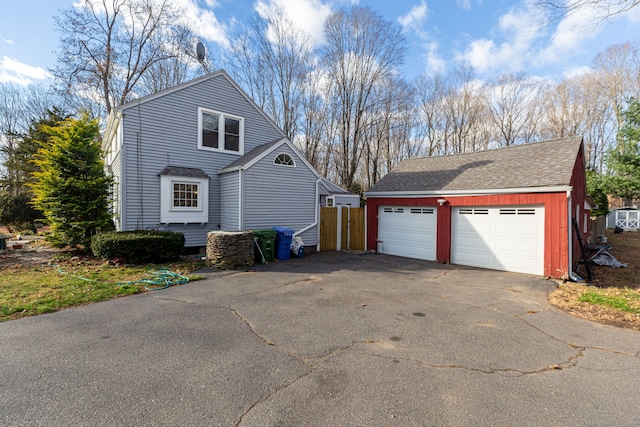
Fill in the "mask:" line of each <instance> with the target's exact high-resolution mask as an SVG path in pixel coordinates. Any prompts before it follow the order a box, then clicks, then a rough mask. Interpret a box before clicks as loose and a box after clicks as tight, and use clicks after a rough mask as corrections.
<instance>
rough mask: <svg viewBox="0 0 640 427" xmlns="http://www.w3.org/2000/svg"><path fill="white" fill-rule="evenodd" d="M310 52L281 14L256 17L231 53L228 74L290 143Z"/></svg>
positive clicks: (302, 35)
mask: <svg viewBox="0 0 640 427" xmlns="http://www.w3.org/2000/svg"><path fill="white" fill-rule="evenodd" d="M312 53H313V50H312V47H311V37H310V36H309V35H308V34H307V33H306V32H304V31H303V30H302V29H299V28H297V27H296V25H295V24H294V23H293V22H291V21H290V20H288V19H287V18H286V17H285V15H284V14H283V13H282V12H281V11H280V12H277V13H276V14H274V15H273V16H270V17H268V18H266V19H263V18H261V17H260V16H257V15H256V16H255V17H254V20H253V24H252V26H251V27H250V28H249V30H248V31H247V32H246V33H245V34H243V35H241V36H240V37H239V38H238V40H237V43H234V44H233V47H232V50H231V54H232V58H233V61H232V62H230V64H229V65H230V68H231V72H232V74H234V75H235V76H239V80H240V81H241V84H243V86H246V87H248V88H249V92H250V93H251V95H252V96H253V97H254V99H256V101H257V102H258V103H259V105H260V106H261V107H262V108H263V109H264V110H265V111H266V113H267V114H268V115H269V116H270V117H272V118H273V120H274V121H275V122H276V124H277V125H278V126H280V128H281V129H282V130H283V131H284V133H285V135H287V137H289V139H291V140H293V139H294V138H295V136H296V134H297V132H298V126H299V122H300V118H301V108H302V103H303V91H304V85H305V81H306V79H307V75H308V74H309V72H310V69H311V64H312V62H313V57H312Z"/></svg>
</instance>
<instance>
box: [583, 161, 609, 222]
mask: <svg viewBox="0 0 640 427" xmlns="http://www.w3.org/2000/svg"><path fill="white" fill-rule="evenodd" d="M586 172H587V194H589V195H590V196H591V198H592V199H593V201H594V202H595V203H596V205H598V208H597V209H594V210H592V211H591V215H592V216H602V215H606V214H607V213H608V212H609V199H607V191H606V187H605V180H604V177H603V176H602V175H601V174H600V173H599V172H598V171H595V170H593V169H587V170H586Z"/></svg>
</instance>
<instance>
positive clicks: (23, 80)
mask: <svg viewBox="0 0 640 427" xmlns="http://www.w3.org/2000/svg"><path fill="white" fill-rule="evenodd" d="M51 77H52V76H51V74H50V73H49V72H48V71H47V70H45V69H44V68H40V67H34V66H32V65H27V64H24V63H22V62H20V61H18V60H17V59H15V58H9V57H8V56H3V57H2V59H1V60H0V82H2V83H16V84H19V85H22V86H27V85H29V84H31V83H34V82H35V81H36V80H45V79H48V78H51Z"/></svg>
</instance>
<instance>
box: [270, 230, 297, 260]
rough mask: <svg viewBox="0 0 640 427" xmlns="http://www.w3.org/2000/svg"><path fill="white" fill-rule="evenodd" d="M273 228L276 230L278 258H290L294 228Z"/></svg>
mask: <svg viewBox="0 0 640 427" xmlns="http://www.w3.org/2000/svg"><path fill="white" fill-rule="evenodd" d="M273 229H274V230H275V231H276V258H277V259H279V260H280V261H283V260H285V259H289V253H290V252H291V239H292V238H293V231H294V230H293V228H287V227H273Z"/></svg>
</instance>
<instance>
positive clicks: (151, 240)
mask: <svg viewBox="0 0 640 427" xmlns="http://www.w3.org/2000/svg"><path fill="white" fill-rule="evenodd" d="M91 250H92V251H93V254H94V255H95V256H97V257H100V258H103V259H117V260H121V261H123V262H127V263H131V264H143V263H148V262H161V261H166V260H171V259H176V258H178V257H179V256H180V255H181V254H182V251H183V250H184V234H182V233H174V232H172V231H145V230H137V231H121V232H110V233H101V234H97V235H95V236H94V237H93V238H92V239H91Z"/></svg>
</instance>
